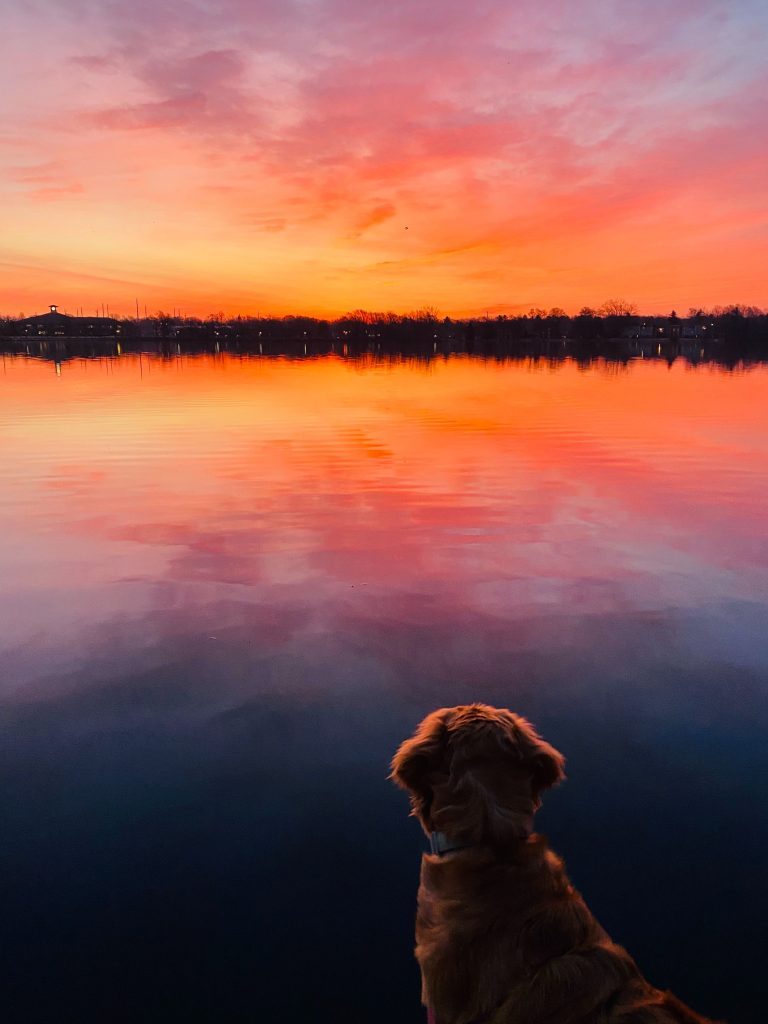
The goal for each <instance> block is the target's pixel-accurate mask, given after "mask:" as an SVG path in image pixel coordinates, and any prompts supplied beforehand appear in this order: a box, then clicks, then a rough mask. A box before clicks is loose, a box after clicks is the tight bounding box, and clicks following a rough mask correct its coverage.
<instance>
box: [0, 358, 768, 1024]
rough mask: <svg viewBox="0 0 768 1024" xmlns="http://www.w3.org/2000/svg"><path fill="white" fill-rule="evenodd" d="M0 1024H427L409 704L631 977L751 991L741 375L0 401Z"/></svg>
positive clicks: (750, 531) (764, 472)
mask: <svg viewBox="0 0 768 1024" xmlns="http://www.w3.org/2000/svg"><path fill="white" fill-rule="evenodd" d="M0 493H1V494H2V504H1V505H0V538H1V539H0V680H1V681H2V692H1V697H2V719H1V721H2V724H1V726H0V729H1V734H0V735H1V739H0V743H1V746H0V771H1V772H2V787H1V789H0V801H1V802H2V829H3V836H2V847H1V849H0V858H1V867H2V884H3V887H4V890H5V891H4V894H3V898H2V925H1V927H2V929H3V931H4V932H5V935H4V938H3V946H2V949H3V954H2V963H3V967H2V971H3V973H4V974H5V975H6V977H5V982H4V990H5V995H4V1000H3V1006H4V1013H3V1019H4V1020H8V1021H24V1022H26V1024H31V1022H38V1021H44V1022H52V1024H59V1022H70V1021H71V1022H73V1024H86V1022H99V1024H102V1022H119V1021H131V1022H138V1021H141V1022H147V1024H149V1022H152V1024H154V1022H158V1024H159V1022H163V1024H165V1022H170V1021H177V1020H178V1021H185V1022H198V1021H200V1022H203V1021H205V1022H211V1024H219V1022H222V1024H223V1022H261V1021H272V1020H275V1021H280V1020H288V1021H294V1020H295V1021H305V1020H313V1021H319V1022H320V1021H334V1022H337V1021H346V1020H349V1021H367V1022H371V1024H376V1022H382V1024H384V1022H387V1024H391V1022H392V1021H398V1022H402V1024H408V1022H418V1021H421V1020H422V1019H423V1015H422V1011H421V1009H420V1006H419V982H418V973H417V970H416V967H415V964H414V962H413V960H412V956H411V945H412V923H413V911H414V897H415V889H416V884H417V874H418V860H419V854H420V850H421V848H422V842H421V839H420V835H419V833H418V829H417V827H416V826H415V824H414V823H413V822H412V821H409V820H408V818H407V805H406V801H405V798H404V797H403V795H402V794H400V793H398V792H397V791H395V790H394V789H393V788H392V786H391V784H390V783H388V782H387V780H386V775H387V770H388V762H389V759H390V757H391V755H392V752H393V750H394V749H395V747H396V746H397V744H398V743H399V741H400V740H401V739H402V738H403V737H404V736H405V735H407V734H408V733H409V732H410V731H411V730H412V728H413V727H414V725H415V724H416V722H417V721H418V720H419V719H420V718H421V717H422V716H423V715H424V714H425V713H426V712H427V711H429V710H431V709H432V708H434V707H436V706H439V705H443V704H454V703H459V702H465V701H469V700H484V701H488V702H491V703H496V704H501V705H505V706H509V707H511V708H513V709H514V710H516V711H518V712H521V713H523V714H525V715H527V716H528V717H530V718H531V719H532V720H533V721H534V722H535V723H536V724H537V726H538V727H539V728H540V730H541V731H542V732H543V733H544V735H545V736H546V737H547V738H548V739H549V740H550V741H551V742H552V743H554V744H555V745H556V746H557V747H558V748H560V749H561V750H562V751H563V752H564V753H565V754H566V756H567V758H568V767H569V780H568V781H567V783H566V784H565V785H564V786H563V787H561V788H560V789H559V790H558V791H556V792H554V793H552V794H551V795H550V797H549V799H548V801H547V802H546V804H545V807H544V809H543V811H542V812H541V814H540V827H541V828H542V830H543V831H546V832H547V833H548V835H549V836H550V838H551V840H552V843H553V845H554V847H555V848H556V849H557V850H558V851H559V852H561V853H562V854H563V855H564V856H565V858H566V861H567V863H568V865H569V868H570V871H571V874H572V877H573V879H574V882H575V883H576V884H577V886H579V887H580V888H581V889H582V891H583V892H584V894H585V896H586V898H587V900H588V901H589V903H590V905H591V907H592V908H593V910H594V911H595V913H596V914H597V916H598V917H599V918H600V919H601V921H602V922H603V924H604V925H605V926H606V927H607V928H608V930H609V931H610V932H611V933H612V934H613V936H614V938H615V939H616V940H617V941H620V942H622V943H624V944H625V945H627V946H628V948H629V949H630V951H631V952H632V953H633V955H634V956H635V958H636V959H637V960H638V962H639V964H640V966H641V967H642V969H643V970H644V972H645V973H646V975H647V976H648V977H649V978H650V979H651V980H652V981H653V982H654V983H655V984H657V985H659V986H661V987H667V986H668V987H671V988H673V989H674V990H675V991H676V992H677V993H678V994H679V995H680V996H681V997H683V998H684V999H686V1000H687V1001H689V1002H691V1003H692V1004H693V1005H694V1006H696V1007H697V1008H698V1009H699V1010H700V1011H702V1012H706V1013H708V1014H710V1015H712V1016H724V1017H727V1018H728V1020H730V1021H731V1022H732V1024H747V1022H751V1021H753V1020H755V1019H757V1017H758V1014H757V1007H758V1006H759V1005H760V1001H761V999H762V995H763V980H762V978H763V975H764V962H763V961H764V956H763V954H764V948H765V934H766V926H765V917H766V910H767V909H768V907H767V906H766V903H767V902H768V901H767V900H766V885H765V850H766V849H767V848H768V821H767V820H766V813H765V808H766V803H767V801H768V746H767V745H766V725H767V724H768V629H766V606H767V604H768V540H767V538H766V528H765V510H766V508H768V372H766V370H765V369H764V368H755V369H752V370H750V371H749V372H726V371H725V370H723V369H716V368H712V367H700V368H698V369H693V368H690V367H684V366H682V365H680V364H678V363H676V364H675V365H674V366H672V367H671V368H668V367H667V366H666V365H664V364H660V363H653V364H650V363H647V362H643V361H636V362H633V363H630V364H629V366H627V367H625V368H618V369H617V368H614V367H611V366H609V365H607V364H597V365H595V366H593V367H591V368H589V369H587V370H584V369H581V370H580V369H578V368H577V367H576V366H575V365H573V364H572V363H565V364H561V365H560V366H558V367H550V366H547V365H545V364H540V363H539V364H533V363H531V364H526V363H524V362H519V363H515V364H506V365H495V364H486V363H483V362H482V361H480V360H473V359H469V358H459V359H453V360H450V361H447V362H440V363H437V364H432V365H431V366H430V367H425V366H423V365H419V364H417V363H409V362H407V361H406V362H403V363H401V364H394V365H386V366H383V365H377V364H375V363H372V362H365V361H363V362H357V363H344V362H341V361H339V360H337V359H334V358H328V359H318V360H308V361H306V362H289V361H285V360H258V359H256V360H250V361H239V360H235V359H231V358H228V357H227V358H213V357H201V358H199V359H178V360H175V361H172V362H162V361H160V360H153V359H147V358H146V357H143V358H142V359H138V358H133V357H131V358H128V359H122V360H112V361H109V362H107V361H103V362H85V361H82V362H80V361H77V362H72V363H69V364H65V365H64V366H63V367H62V368H61V372H60V375H57V374H56V372H55V370H54V367H53V366H52V365H51V364H41V363H35V362H33V361H29V360H22V359H6V361H5V363H4V367H3V372H2V373H0Z"/></svg>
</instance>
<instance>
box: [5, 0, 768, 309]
mask: <svg viewBox="0 0 768 1024" xmlns="http://www.w3.org/2000/svg"><path fill="white" fill-rule="evenodd" d="M767 28H768V9H767V8H766V7H765V5H764V4H763V3H762V0H760V2H758V0H739V2H738V3H731V4H724V3H723V2H722V0H696V2H694V0H681V2H680V3H678V4H675V5H670V4H669V3H663V2H661V0H638V2H636V3H632V4H628V3H621V4H620V3H610V4H608V5H606V4H605V3H603V2H601V0H580V2H579V3H576V4H572V5H562V4H550V3H546V2H540V0H536V2H534V0H514V2H512V3H510V2H508V0H478V2H477V3H475V4H471V5H470V4H466V3H465V2H459V0H441V2H440V3H439V4H438V3H436V2H431V3H427V2H424V0H393V2H391V3H387V4H380V3H377V4H374V3H371V2H360V0H356V2H354V3H353V2H352V0H316V2H314V3H312V4H309V5H308V4H306V3H303V2H301V0H280V2H278V0H257V2H252V3H246V2H245V0H221V2H218V3H216V4H212V3H209V2H208V0H200V2H198V3H194V4H192V3H189V2H188V0H154V2H149V0H136V2H131V3H129V2H128V0H115V2H113V3H111V4H108V5H107V4H104V3H102V2H99V0H73V2H71V3H67V4H66V5H63V4H61V3H54V2H53V0H30V2H29V3H25V4H23V5H14V7H13V8H12V9H11V10H8V11H4V13H3V34H4V39H5V40H6V46H5V49H4V59H3V62H2V67H0V77H2V78H3V89H2V91H1V92H0V110H2V115H3V117H2V124H3V129H2V132H1V133H0V191H1V193H2V202H3V228H2V235H1V236H0V310H2V311H4V312H6V313H9V314H12V315H16V314H18V313H20V312H25V313H27V314H29V313H32V312H35V311H42V310H43V309H45V308H46V306H47V304H48V303H49V302H58V303H59V304H60V306H61V307H62V308H63V309H65V310H67V311H69V312H75V311H76V309H77V308H79V307H83V308H84V309H85V310H86V311H94V310H95V309H97V308H99V307H100V306H101V304H102V303H105V304H109V306H110V310H111V311H112V312H113V313H120V314H126V315H127V314H132V313H133V312H134V310H135V302H136V300H138V302H139V306H140V308H141V309H142V311H143V308H144V306H145V305H146V306H147V308H148V310H149V311H150V312H154V311H156V310H157V309H159V308H163V309H171V308H174V307H175V308H180V309H181V310H182V311H183V312H185V313H189V314H202V315H205V314H208V313H210V312H216V311H219V310H222V311H223V312H225V313H226V314H234V313H238V312H242V313H259V312H260V313H265V314H267V313H269V314H274V313H286V312H304V313H310V314H315V315H337V314H341V313H343V312H345V311H347V310H349V309H353V308H357V307H363V308H368V309H394V310H397V311H401V312H402V311H407V310H409V309H414V308H419V307H423V306H425V305H430V306H433V307H436V308H437V309H438V310H439V311H440V312H442V313H445V314H452V315H467V314H475V313H485V312H486V310H487V311H489V312H492V313H493V312H514V311H519V310H527V309H528V308H529V307H530V306H531V305H535V306H544V307H549V306H552V305H559V306H563V307H565V308H566V309H567V310H568V311H575V310H577V309H578V308H579V307H580V306H581V305H584V304H590V305H598V304H600V303H601V302H602V301H604V300H605V299H607V298H609V297H624V298H626V299H628V300H630V301H634V302H635V303H637V304H638V306H639V307H640V308H641V310H642V311H644V312H649V313H651V312H668V311H669V310H670V309H671V308H677V309H678V310H685V309H687V308H688V306H690V305H694V306H708V305H713V304H717V303H727V302H744V303H748V304H754V305H766V304H768V295H766V284H765V282H766V270H768V266H767V262H768V260H767V258H766V251H767V250H766V232H767V226H768V225H767V218H766V204H765V167H766V165H767V160H766V158H767V157H768V142H767V141H766V139H767V138H768V137H767V136H766V133H765V131H764V127H763V119H764V111H765V97H766V85H767V84H768V78H767V76H766V72H765V67H764V57H763V54H764V40H765V37H766V29H767Z"/></svg>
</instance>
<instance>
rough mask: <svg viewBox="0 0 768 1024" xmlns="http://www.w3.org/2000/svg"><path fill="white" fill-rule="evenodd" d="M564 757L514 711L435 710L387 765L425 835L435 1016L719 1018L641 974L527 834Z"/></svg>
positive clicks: (584, 1020) (502, 1020) (424, 938)
mask: <svg viewBox="0 0 768 1024" xmlns="http://www.w3.org/2000/svg"><path fill="white" fill-rule="evenodd" d="M563 764H564V759H563V756H562V755H561V754H559V753H558V751H557V750H555V749H554V747H551V746H550V745H549V744H548V743H545V742H544V740H542V739H541V737H539V736H538V735H537V733H536V732H535V730H534V729H533V728H532V727H531V725H530V724H529V723H528V722H527V721H526V720H525V719H524V718H521V717H520V716H519V715H515V714H513V713H512V712H511V711H507V710H505V709H497V708H492V707H488V706H487V705H485V704H469V705H465V706H461V707H456V708H442V709H440V710H439V711H435V712H433V713H432V714H431V715H429V716H428V717H427V718H425V719H424V721H423V722H422V723H421V725H420V726H419V727H418V729H417V730H416V733H415V734H414V736H413V737H412V738H411V739H409V740H406V741H405V742H404V743H403V744H402V745H401V747H400V749H399V750H398V751H397V754H396V755H395V757H394V760H393V762H392V776H391V777H392V778H393V779H394V781H395V782H396V783H397V784H398V785H399V786H401V787H402V788H403V789H405V790H407V792H408V793H409V794H410V798H411V806H412V809H413V814H414V815H415V816H416V817H417V818H418V820H419V821H420V823H421V825H422V827H423V829H424V831H425V832H426V833H427V835H428V836H430V840H431V844H432V853H429V854H428V853H425V854H424V856H423V858H422V865H421V883H420V886H419V896H418V912H417V917H416V958H417V960H418V962H419V966H420V968H421V977H422V1001H423V1002H424V1004H425V1006H427V1008H428V1010H429V1019H430V1021H434V1022H435V1024H711V1022H709V1021H707V1020H706V1019H705V1018H704V1017H700V1016H699V1015H698V1014H697V1013H694V1011H693V1010H690V1009H688V1007H687V1006H685V1005H684V1004H683V1003H681V1002H680V1000H679V999H677V998H676V997H675V996H674V995H672V994H671V993H670V992H661V991H660V990H659V989H656V988H654V987H653V986H652V985H651V984H649V983H648V982H647V981H646V980H645V978H643V976H642V975H641V974H640V972H639V970H638V968H637V966H636V965H635V962H634V960H633V959H632V958H631V957H630V955H629V954H628V953H627V952H626V950H625V949H623V948H622V947H621V946H617V945H616V944H615V943H613V942H611V940H610V938H609V937H608V935H607V934H606V933H605V931H604V930H603V929H602V928H601V927H600V925H599V924H598V923H597V921H596V920H595V918H594V917H593V916H592V914H591V913H590V911H589V909H588V908H587V905H586V904H585V902H584V900H583V899H582V898H581V896H580V895H579V893H578V892H576V890H575V889H574V888H573V886H572V885H571V883H570V882H569V880H568V877H567V875H566V873H565V869H564V866H563V862H562V861H561V860H560V858H559V857H557V856H556V855H555V854H554V853H552V851H551V850H549V849H548V847H547V842H546V839H545V838H544V837H543V836H540V835H536V834H535V833H534V831H533V815H534V812H535V811H536V810H537V809H538V807H539V806H540V803H541V801H540V795H541V793H542V792H543V790H545V789H547V788H548V787H550V786H554V785H555V784H556V783H557V782H560V780H561V779H562V778H564V774H563Z"/></svg>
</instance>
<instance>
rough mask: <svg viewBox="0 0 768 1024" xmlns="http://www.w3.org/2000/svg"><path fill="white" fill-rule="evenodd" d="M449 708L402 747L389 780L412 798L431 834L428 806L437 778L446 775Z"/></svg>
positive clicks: (415, 810)
mask: <svg viewBox="0 0 768 1024" xmlns="http://www.w3.org/2000/svg"><path fill="white" fill-rule="evenodd" d="M449 712H450V708H440V710H439V711H433V712H432V714H431V715H427V717H426V718H425V719H424V721H423V722H422V723H421V725H419V727H418V728H417V730H416V732H415V733H414V734H413V736H412V737H411V738H410V739H408V740H405V742H404V743H401V744H400V747H399V748H398V751H397V753H396V754H395V756H394V758H393V759H392V772H391V774H390V776H389V777H390V778H391V779H392V780H393V781H394V782H395V783H396V784H397V785H398V786H400V788H401V789H404V790H406V791H407V792H408V795H409V796H410V798H411V808H412V812H411V813H412V814H413V815H414V816H415V817H417V818H418V819H419V821H420V822H421V825H422V827H423V828H424V829H425V830H426V831H427V832H428V831H429V823H428V815H429V806H430V803H431V801H432V789H433V784H434V782H435V776H436V775H438V774H439V773H441V772H443V773H444V772H445V765H446V761H447V758H448V752H447V741H448V727H447V722H446V718H447V716H448V714H449Z"/></svg>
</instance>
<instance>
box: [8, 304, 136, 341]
mask: <svg viewBox="0 0 768 1024" xmlns="http://www.w3.org/2000/svg"><path fill="white" fill-rule="evenodd" d="M16 329H17V334H19V335H23V336H24V335H25V336H29V337H35V338H55V337H59V338H110V337H119V336H120V335H121V334H122V332H123V325H122V324H121V323H120V321H119V320H115V319H114V318H113V317H110V316H69V315H68V314H67V313H60V312H59V309H58V306H56V305H55V304H51V307H50V310H49V312H47V313H41V314H40V315H38V316H27V317H24V319H23V320H17V321H16Z"/></svg>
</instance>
